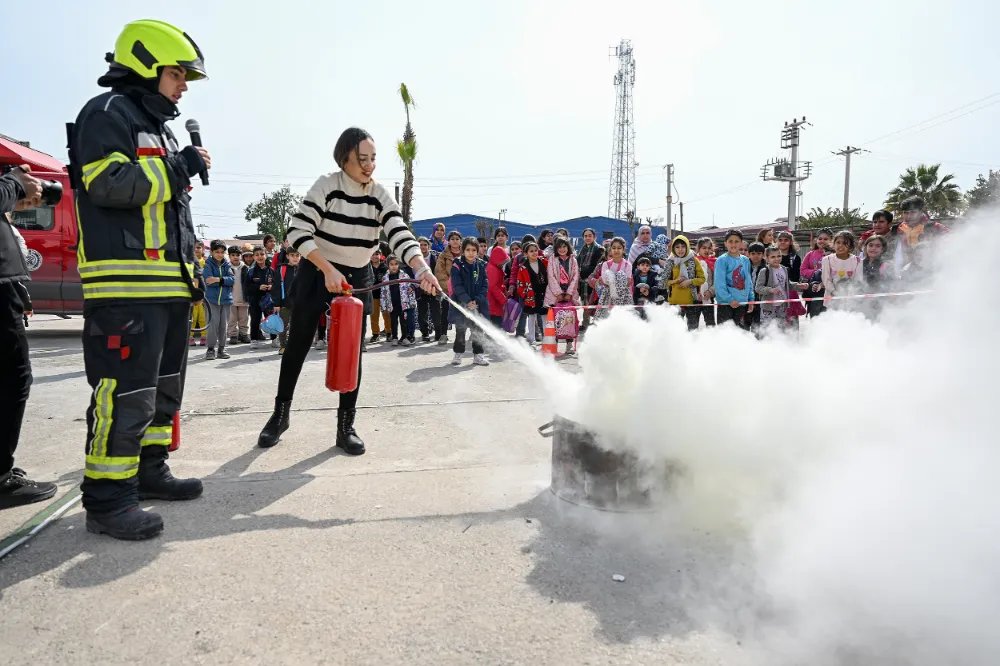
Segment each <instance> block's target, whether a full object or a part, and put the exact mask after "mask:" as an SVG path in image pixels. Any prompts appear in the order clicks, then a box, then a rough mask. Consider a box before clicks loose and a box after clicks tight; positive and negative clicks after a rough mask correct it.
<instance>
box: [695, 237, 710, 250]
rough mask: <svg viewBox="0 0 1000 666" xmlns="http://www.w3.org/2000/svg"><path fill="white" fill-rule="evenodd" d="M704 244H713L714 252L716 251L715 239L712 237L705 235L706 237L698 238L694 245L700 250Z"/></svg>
mask: <svg viewBox="0 0 1000 666" xmlns="http://www.w3.org/2000/svg"><path fill="white" fill-rule="evenodd" d="M703 245H711V246H712V251H713V252H714V251H715V241H714V240H712V239H711V238H708V237H705V238H699V239H698V242H697V243H695V245H694V246H695V248H697V249H699V250H700V249H701V248H702V246H703Z"/></svg>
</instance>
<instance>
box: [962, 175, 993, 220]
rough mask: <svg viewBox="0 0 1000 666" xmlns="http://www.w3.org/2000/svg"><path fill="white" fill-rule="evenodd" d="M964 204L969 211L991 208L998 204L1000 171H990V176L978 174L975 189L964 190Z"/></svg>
mask: <svg viewBox="0 0 1000 666" xmlns="http://www.w3.org/2000/svg"><path fill="white" fill-rule="evenodd" d="M965 203H966V204H967V205H968V207H969V210H975V209H977V208H984V207H986V206H993V205H996V204H997V203H1000V171H994V170H993V169H990V175H989V176H988V177H983V174H979V177H978V178H976V185H975V187H973V188H971V189H969V190H966V192H965Z"/></svg>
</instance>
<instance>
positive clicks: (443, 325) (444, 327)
mask: <svg viewBox="0 0 1000 666" xmlns="http://www.w3.org/2000/svg"><path fill="white" fill-rule="evenodd" d="M440 309H441V318H440V319H439V320H438V323H437V325H436V326H435V327H434V339H435V340H440V339H441V338H443V337H444V336H446V335H447V334H448V313H449V312H450V311H451V304H450V303H449V302H448V301H444V300H442V301H441V308H440Z"/></svg>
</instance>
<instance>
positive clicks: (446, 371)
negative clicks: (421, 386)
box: [406, 358, 476, 384]
mask: <svg viewBox="0 0 1000 666" xmlns="http://www.w3.org/2000/svg"><path fill="white" fill-rule="evenodd" d="M462 360H463V364H462V365H443V366H437V367H433V366H432V367H430V368H417V369H416V370H413V371H411V372H410V374H408V375H406V381H408V382H412V383H414V384H416V383H419V382H429V381H430V380H432V379H436V378H438V377H447V376H449V375H457V374H459V373H461V372H468V371H469V370H472V369H473V368H474V367H476V366H474V365H472V359H471V358H469V359H462Z"/></svg>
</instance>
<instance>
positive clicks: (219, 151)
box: [0, 0, 1000, 238]
mask: <svg viewBox="0 0 1000 666" xmlns="http://www.w3.org/2000/svg"><path fill="white" fill-rule="evenodd" d="M59 4H60V5H63V8H62V9H60V10H59V11H48V10H47V11H46V12H45V14H44V18H43V17H42V16H40V15H39V11H38V8H37V7H36V6H34V5H32V4H31V3H13V4H12V5H11V6H10V7H7V8H6V9H5V18H6V19H7V21H8V23H7V25H8V26H10V25H23V26H30V28H29V29H25V30H22V31H10V30H8V33H7V34H6V35H5V39H4V45H5V52H6V53H7V54H8V57H7V58H6V59H5V62H6V63H7V64H8V67H3V68H0V89H3V90H6V91H8V99H7V100H6V101H7V103H6V104H4V105H3V107H2V112H0V133H3V134H7V135H10V136H13V137H15V138H18V139H20V140H27V141H30V142H31V144H32V146H33V147H35V148H37V149H39V150H42V151H44V152H48V153H50V154H53V155H55V156H56V157H59V158H60V159H65V154H66V151H65V143H66V140H65V129H64V125H65V123H66V122H67V121H72V120H73V119H74V118H75V117H76V114H77V113H78V112H79V109H80V108H81V107H82V106H83V104H84V103H85V102H86V101H87V99H89V98H90V97H92V96H94V95H97V94H99V93H100V92H101V89H99V88H98V87H97V85H96V79H97V77H98V76H100V75H101V74H102V73H103V72H104V71H105V69H106V63H105V62H104V60H103V58H104V54H105V53H106V52H107V51H111V50H113V47H114V41H115V39H116V37H117V35H118V33H119V32H120V30H121V28H122V26H123V25H124V24H125V23H127V22H128V21H130V20H135V19H138V18H157V19H160V20H164V21H168V22H170V23H173V24H175V25H177V26H179V27H181V28H182V29H184V30H185V31H186V32H188V33H189V34H190V35H191V36H192V37H193V38H194V40H195V41H196V42H197V43H198V45H199V46H200V47H201V50H202V51H203V53H204V54H205V60H206V66H207V68H208V74H209V77H210V78H209V79H208V80H207V81H200V82H195V83H193V84H192V85H191V89H190V90H189V91H188V93H187V94H186V96H185V98H184V99H183V100H182V101H181V105H180V107H181V111H182V114H183V115H182V116H181V118H180V119H179V120H178V121H176V122H175V123H174V126H173V127H174V131H175V133H177V134H178V137H179V138H182V139H183V140H184V141H183V142H186V132H185V131H184V129H183V123H184V121H185V120H187V119H188V118H196V119H197V120H198V121H199V122H200V123H201V127H202V138H203V141H204V144H205V146H206V148H208V149H209V151H210V152H211V154H212V161H213V168H212V171H211V184H210V186H209V187H207V188H206V187H202V186H201V184H200V183H196V185H195V190H194V191H193V192H192V196H193V197H194V200H193V209H194V214H195V218H196V219H195V223H196V224H204V225H205V227H204V228H203V232H204V233H203V236H204V237H206V238H212V237H231V236H233V235H235V234H244V233H252V232H254V231H255V228H254V227H253V225H252V224H250V223H248V222H246V221H245V220H244V218H243V209H244V208H245V207H246V205H247V204H248V203H251V202H253V201H256V200H257V199H259V198H260V196H261V195H262V194H263V193H265V192H268V191H271V190H274V189H277V188H279V187H280V186H281V185H282V184H286V183H287V184H290V185H291V186H292V189H293V190H294V191H297V192H300V193H301V192H304V191H305V190H306V189H307V188H308V186H309V185H310V184H311V183H312V182H313V181H314V180H315V179H316V177H317V176H319V175H320V174H322V173H327V172H330V171H333V170H335V165H334V163H333V158H332V151H333V145H334V143H335V142H336V139H337V137H338V136H339V134H340V132H341V131H343V130H344V129H345V128H347V127H349V126H351V125H358V126H361V127H364V128H365V129H367V130H368V131H369V132H370V133H371V134H372V136H373V137H374V138H375V141H376V148H377V151H378V156H379V159H378V168H377V171H376V174H375V176H376V179H378V180H381V181H382V182H384V183H385V184H386V185H388V186H389V187H390V189H391V187H392V185H393V183H394V182H396V181H401V180H402V168H401V166H400V165H399V162H398V159H397V158H396V155H395V142H396V140H397V139H399V138H400V137H401V136H402V132H403V128H404V125H405V114H404V109H403V104H402V102H401V101H400V98H399V95H398V92H397V91H398V88H399V84H400V83H401V82H405V83H406V84H407V86H408V87H409V89H410V92H411V94H412V95H413V96H414V98H415V99H416V101H417V104H418V106H417V108H416V109H415V110H413V112H412V122H413V128H414V130H415V132H416V134H417V140H418V142H419V155H418V160H417V163H416V166H415V169H414V172H415V185H414V212H413V216H414V219H424V218H428V217H437V216H445V215H451V214H454V213H472V214H476V215H483V216H492V217H496V216H497V214H498V212H499V211H500V210H501V209H506V210H507V214H506V218H507V219H509V220H511V221H516V222H523V223H527V224H538V225H547V224H551V223H553V222H556V221H559V220H563V219H567V218H571V217H578V216H583V215H606V214H607V213H608V190H609V174H610V166H611V153H612V133H613V129H614V106H615V89H614V86H613V78H614V73H615V70H616V62H615V61H614V60H613V59H612V58H611V57H609V55H610V51H611V48H612V47H613V46H616V45H618V43H619V42H620V41H621V40H622V39H629V40H631V42H632V45H633V48H634V57H635V60H636V81H635V88H634V109H635V132H636V139H635V156H636V160H637V162H638V165H639V166H638V168H637V172H636V174H637V175H636V191H637V208H638V209H639V214H640V216H642V217H653V218H656V217H660V216H665V215H666V207H665V195H666V183H665V178H664V171H663V166H664V165H665V164H667V163H668V162H669V163H673V164H674V169H675V182H676V187H677V192H676V195H675V199H674V201H675V202H676V201H678V200H680V201H684V202H685V207H684V216H685V221H684V222H685V228H686V229H689V230H690V229H695V228H699V227H702V226H706V225H712V224H715V225H717V226H720V227H726V226H739V225H749V224H761V223H765V222H769V221H772V220H774V219H775V218H777V217H784V216H785V215H786V210H787V194H788V187H787V185H786V184H784V183H778V182H762V181H761V179H760V167H761V165H763V164H764V163H765V162H766V161H767V160H768V159H769V158H772V157H776V156H780V155H781V150H780V133H781V128H782V125H783V124H784V123H785V122H786V121H791V120H792V119H793V118H801V117H802V116H805V117H806V118H807V120H808V122H810V123H811V125H810V126H807V127H806V128H805V129H804V131H803V133H802V138H801V148H800V159H804V160H811V161H812V162H813V166H814V171H813V175H812V177H810V178H809V179H808V180H806V181H804V182H803V183H802V184H801V188H800V189H801V191H802V197H801V202H800V203H801V208H800V210H803V211H807V210H809V209H810V208H812V207H814V206H818V207H822V208H826V207H840V206H841V205H842V201H843V192H844V164H843V158H842V157H835V156H833V155H831V151H833V150H838V149H842V148H843V147H844V146H846V145H848V144H849V145H852V146H858V147H861V148H867V149H868V150H870V151H871V152H870V153H862V154H858V155H855V156H854V157H853V159H852V163H851V198H850V205H851V207H852V208H853V207H860V208H861V209H862V211H863V212H865V213H867V214H868V215H870V214H871V213H872V212H873V211H874V210H876V209H877V208H879V207H880V206H881V204H882V201H883V200H884V198H885V193H886V192H887V191H888V190H890V189H892V188H893V187H894V186H895V184H896V182H897V181H898V176H899V174H900V173H901V172H903V170H905V168H906V167H908V166H912V165H915V164H918V163H920V162H926V163H937V162H941V163H942V164H943V166H942V170H943V171H944V172H946V173H953V174H955V177H956V181H957V182H958V184H959V185H960V186H961V187H962V188H963V189H966V188H968V187H970V186H972V185H973V184H974V183H975V178H976V175H977V174H979V173H985V172H987V171H988V170H989V168H990V167H993V168H998V167H1000V135H998V134H997V133H996V132H994V131H993V129H994V127H996V126H997V124H998V120H1000V82H998V81H997V79H996V76H995V65H996V62H997V61H998V56H1000V40H997V39H996V38H995V34H994V33H995V27H994V26H996V25H997V24H998V19H1000V5H997V4H996V3H990V2H986V1H980V0H965V1H964V2H958V3H954V4H953V5H950V6H948V7H947V8H945V6H944V5H941V4H940V3H937V2H929V1H927V0H905V1H904V0H837V1H835V2H832V1H829V0H811V1H810V2H803V3H788V2H776V1H772V0H759V1H757V2H752V3H748V2H746V1H745V0H714V1H709V2H697V3H693V2H682V1H680V0H676V1H675V0H656V2H652V1H647V2H632V1H630V0H617V1H615V2H603V3H602V2H591V1H590V0H576V1H574V2H570V1H563V0H535V1H534V2H531V1H529V0H504V1H503V2H494V1H492V0H489V1H486V0H484V1H481V2H458V1H452V0H430V1H428V2H422V3H412V2H411V3H404V2H401V1H397V0H386V1H370V2H366V3H356V2H355V3H345V2H339V1H337V2H326V3H314V2H306V1H305V0H283V1H282V2H280V3H273V2H254V1H246V2H236V1H234V0H221V1H218V2H208V1H204V2H193V1H188V0H173V1H172V2H171V3H169V4H168V5H167V6H164V7H163V8H162V10H161V11H159V12H158V13H157V14H156V15H153V16H146V15H143V14H142V13H140V12H137V11H136V9H135V8H134V7H133V6H131V3H122V2H109V1H106V0H92V1H91V2H88V3H68V2H67V3H59ZM40 21H41V23H39V22H40ZM14 54H23V58H24V60H23V61H22V60H20V59H19V58H18V57H17V55H14ZM25 74H27V75H28V76H27V77H26V76H25ZM673 212H674V214H675V215H676V214H677V213H678V207H677V206H676V205H675V206H674V211H673Z"/></svg>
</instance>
